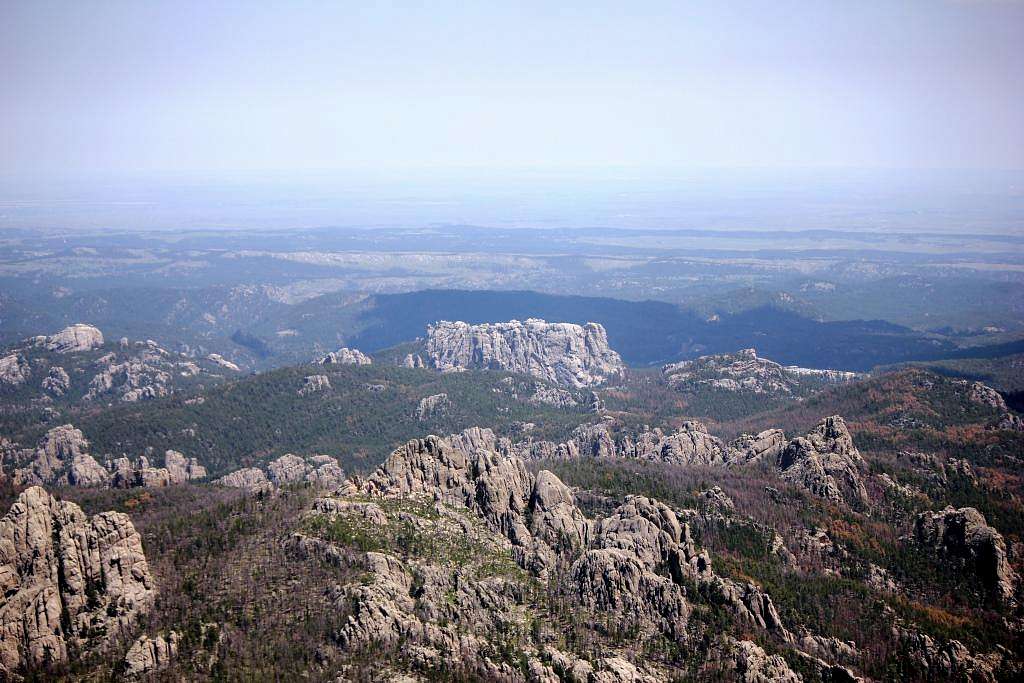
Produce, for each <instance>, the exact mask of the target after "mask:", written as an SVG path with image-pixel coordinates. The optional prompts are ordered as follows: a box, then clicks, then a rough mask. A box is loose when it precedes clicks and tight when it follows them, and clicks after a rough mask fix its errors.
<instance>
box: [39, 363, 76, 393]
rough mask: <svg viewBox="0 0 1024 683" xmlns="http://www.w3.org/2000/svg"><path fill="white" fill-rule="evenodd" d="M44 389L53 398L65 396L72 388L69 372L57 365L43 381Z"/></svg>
mask: <svg viewBox="0 0 1024 683" xmlns="http://www.w3.org/2000/svg"><path fill="white" fill-rule="evenodd" d="M42 387H43V391H46V392H48V393H50V394H51V395H53V396H63V395H64V394H66V393H68V389H70V388H71V377H69V376H68V373H67V370H65V369H64V368H62V367H60V366H59V365H55V366H53V367H51V368H50V371H49V372H48V373H47V375H46V377H45V378H44V379H43V384H42Z"/></svg>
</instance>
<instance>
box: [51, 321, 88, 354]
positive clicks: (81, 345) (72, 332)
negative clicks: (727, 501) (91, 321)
mask: <svg viewBox="0 0 1024 683" xmlns="http://www.w3.org/2000/svg"><path fill="white" fill-rule="evenodd" d="M40 340H41V341H42V344H43V346H45V347H46V348H47V349H49V350H51V351H55V352H57V353H77V352H79V351H92V350H93V349H96V348H99V347H101V346H103V333H102V332H100V331H99V330H98V329H97V328H95V327H93V326H92V325H86V324H84V323H77V324H75V325H71V326H70V327H65V328H64V329H63V330H61V331H60V332H58V333H57V334H54V335H51V336H49V337H41V338H40Z"/></svg>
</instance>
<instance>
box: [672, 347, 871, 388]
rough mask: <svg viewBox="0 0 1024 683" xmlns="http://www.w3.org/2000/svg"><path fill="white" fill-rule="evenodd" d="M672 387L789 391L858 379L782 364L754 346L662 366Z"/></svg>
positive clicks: (834, 372) (843, 373)
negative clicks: (759, 352)
mask: <svg viewBox="0 0 1024 683" xmlns="http://www.w3.org/2000/svg"><path fill="white" fill-rule="evenodd" d="M662 373H663V375H664V376H665V379H666V381H667V382H668V383H669V385H670V386H672V387H673V388H676V389H679V390H684V391H696V390H698V389H700V388H702V387H709V388H713V389H720V390H724V391H732V392H744V393H753V394H774V395H788V394H797V393H801V392H802V391H803V390H805V389H808V388H815V387H820V386H822V385H826V384H841V383H843V382H849V381H852V380H854V379H856V378H857V377H858V376H859V375H857V373H854V372H843V371H840V370H815V369H812V368H800V367H796V366H789V367H783V366H782V365H779V364H778V363H776V362H775V361H771V360H768V359H766V358H759V357H758V355H757V352H756V351H755V350H754V349H743V350H741V351H737V352H736V353H730V354H721V355H717V356H701V357H700V358H697V359H695V360H687V361H682V362H680V363H672V364H670V365H666V366H665V367H663V368H662Z"/></svg>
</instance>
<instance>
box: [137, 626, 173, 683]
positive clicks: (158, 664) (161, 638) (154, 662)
mask: <svg viewBox="0 0 1024 683" xmlns="http://www.w3.org/2000/svg"><path fill="white" fill-rule="evenodd" d="M180 640H181V636H180V635H178V633H177V631H171V632H170V633H169V634H167V635H163V634H160V635H158V636H155V637H153V638H150V637H149V636H147V635H142V636H139V638H138V640H136V641H135V642H134V643H132V646H131V647H130V648H128V652H127V654H125V656H124V661H123V662H122V670H123V673H124V677H125V678H127V679H136V678H140V677H142V676H147V675H149V674H152V673H156V672H157V671H163V670H164V669H166V668H168V667H170V666H171V665H172V664H174V660H175V659H177V657H178V643H179V641H180Z"/></svg>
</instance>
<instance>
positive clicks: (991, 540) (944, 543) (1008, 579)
mask: <svg viewBox="0 0 1024 683" xmlns="http://www.w3.org/2000/svg"><path fill="white" fill-rule="evenodd" d="M914 539H915V540H916V541H917V542H918V543H919V544H921V545H922V546H924V547H927V548H931V549H932V550H934V551H935V552H937V553H939V554H940V555H941V556H942V557H944V558H946V559H947V560H950V559H952V560H954V561H959V562H962V563H963V567H964V570H965V571H967V572H969V573H971V574H973V575H974V576H975V577H976V579H977V581H979V582H980V583H981V584H982V585H983V586H984V587H985V588H986V589H987V590H988V591H990V592H991V594H993V595H994V596H995V597H996V598H997V599H998V600H999V601H1001V602H1003V603H1012V602H1013V601H1014V593H1015V591H1016V587H1017V582H1018V577H1017V574H1016V572H1014V570H1013V568H1012V567H1011V566H1010V563H1009V561H1008V560H1007V554H1006V542H1005V541H1004V540H1003V536H1002V534H1000V533H999V532H998V531H996V530H995V529H994V528H993V527H991V526H989V525H988V523H987V522H986V521H985V517H984V515H982V514H981V513H980V512H978V511H977V510H976V509H975V508H970V507H965V508H960V509H956V508H953V507H947V508H946V509H944V510H941V511H938V512H922V513H921V514H919V515H918V516H917V519H916V520H915V522H914Z"/></svg>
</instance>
